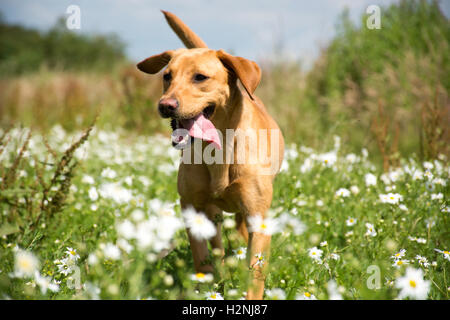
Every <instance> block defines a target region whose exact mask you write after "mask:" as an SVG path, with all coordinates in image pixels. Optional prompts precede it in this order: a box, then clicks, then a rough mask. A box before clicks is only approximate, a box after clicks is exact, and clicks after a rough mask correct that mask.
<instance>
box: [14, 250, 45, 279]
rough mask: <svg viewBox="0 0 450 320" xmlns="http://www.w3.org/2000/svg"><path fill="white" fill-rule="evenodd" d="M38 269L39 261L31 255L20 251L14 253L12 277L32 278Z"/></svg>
mask: <svg viewBox="0 0 450 320" xmlns="http://www.w3.org/2000/svg"><path fill="white" fill-rule="evenodd" d="M38 269H39V260H38V258H36V256H35V255H34V254H33V253H31V252H29V251H25V250H22V249H18V250H17V251H16V252H15V264H14V274H13V276H15V277H19V278H24V277H32V276H33V275H34V273H35V272H36V271H37V270H38Z"/></svg>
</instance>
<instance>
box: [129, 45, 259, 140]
mask: <svg viewBox="0 0 450 320" xmlns="http://www.w3.org/2000/svg"><path fill="white" fill-rule="evenodd" d="M166 66H167V67H166ZM137 67H138V68H139V70H141V71H143V72H146V73H150V74H155V73H157V72H159V71H160V70H162V69H163V68H164V67H166V69H165V70H164V72H163V83H164V93H163V95H162V97H161V99H160V100H159V103H158V111H159V113H160V114H161V116H162V117H163V118H171V119H172V122H171V124H172V127H173V129H174V130H175V129H180V128H182V129H186V130H187V131H188V132H189V135H190V136H191V137H199V135H201V134H202V135H203V136H202V139H203V140H210V141H211V142H216V141H215V140H216V137H213V136H211V135H214V132H209V134H208V133H207V132H206V131H207V130H210V131H211V130H213V129H214V130H215V127H214V125H213V123H214V116H215V115H216V113H217V112H218V109H220V108H222V109H223V108H227V102H228V100H229V98H230V94H231V91H232V90H236V89H237V86H236V81H237V80H239V81H240V82H241V83H242V86H243V87H244V89H245V90H246V91H247V93H248V95H249V97H250V98H251V99H253V96H252V95H253V92H254V91H255V89H256V87H257V86H258V83H259V81H260V78H261V71H260V69H259V67H258V65H257V64H256V63H255V62H253V61H250V60H247V59H244V58H241V57H237V56H233V55H230V54H228V53H226V52H225V51H223V50H219V51H216V50H211V49H207V48H195V49H178V50H173V51H166V52H163V53H160V54H157V55H154V56H151V57H149V58H147V59H145V60H143V61H141V62H140V63H139V64H138V65H137ZM225 111H226V110H225ZM199 128H200V130H201V132H200V133H201V134H200V133H199V131H198V130H199ZM195 130H197V134H196V133H195ZM219 148H220V146H219Z"/></svg>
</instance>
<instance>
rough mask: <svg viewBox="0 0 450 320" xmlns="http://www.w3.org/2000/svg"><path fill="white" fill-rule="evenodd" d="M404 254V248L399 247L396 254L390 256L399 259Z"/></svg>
mask: <svg viewBox="0 0 450 320" xmlns="http://www.w3.org/2000/svg"><path fill="white" fill-rule="evenodd" d="M405 254H406V249H400V251H399V252H397V253H396V254H394V255H393V256H391V258H392V259H401V258H403V257H404V256H405Z"/></svg>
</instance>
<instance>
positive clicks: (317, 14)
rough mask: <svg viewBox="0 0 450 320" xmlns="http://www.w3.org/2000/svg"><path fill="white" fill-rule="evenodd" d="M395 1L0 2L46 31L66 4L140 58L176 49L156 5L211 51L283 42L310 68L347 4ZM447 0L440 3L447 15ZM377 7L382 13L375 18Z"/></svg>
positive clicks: (360, 8) (9, 13)
mask: <svg viewBox="0 0 450 320" xmlns="http://www.w3.org/2000/svg"><path fill="white" fill-rule="evenodd" d="M395 2H398V0H313V1H303V0H301V1H300V0H297V1H295V0H255V1H245V0H222V1H216V0H147V1H145V0H128V1H125V0H109V1H108V0H96V1H95V0H78V1H77V0H2V1H1V2H0V11H2V12H3V16H4V18H5V20H6V21H8V22H14V23H20V24H23V25H26V26H29V27H35V28H38V29H41V30H46V29H48V28H49V27H50V26H51V25H53V24H54V23H55V21H56V19H57V17H59V16H67V15H66V14H65V12H66V9H67V7H68V6H69V5H71V4H76V5H78V6H79V7H80V9H81V30H80V31H77V32H86V33H90V32H95V33H105V32H115V33H117V34H118V35H119V36H120V37H121V38H122V39H123V40H124V41H125V43H126V44H127V54H128V56H129V57H130V58H132V59H134V60H136V61H139V60H141V59H143V58H145V57H147V56H149V55H152V54H155V53H159V52H162V51H165V50H167V49H175V48H179V47H182V44H181V42H180V41H179V40H178V38H177V37H176V35H175V34H174V33H173V32H172V31H171V30H170V27H169V26H168V25H167V23H166V21H165V19H164V17H163V15H162V13H161V12H160V9H163V10H168V11H171V12H173V13H175V14H176V15H178V16H179V17H180V18H181V19H182V20H183V21H184V22H185V23H186V24H187V25H189V26H190V27H191V28H192V29H193V30H194V31H195V32H196V33H197V34H199V35H200V36H201V37H202V39H203V40H204V41H205V42H206V43H207V44H208V46H209V47H211V48H213V49H225V50H232V51H233V53H234V54H237V55H240V56H243V57H246V58H250V59H253V60H257V61H260V60H261V59H263V58H268V57H271V56H273V52H274V50H273V47H274V45H275V44H277V43H282V44H283V49H284V52H285V55H286V56H287V57H291V58H300V59H301V60H302V61H303V63H304V65H305V66H306V67H307V66H309V65H310V64H311V63H312V62H313V61H314V59H315V58H316V57H317V55H318V52H319V49H320V48H321V47H323V46H325V45H326V43H327V42H328V41H329V40H330V39H331V38H332V37H333V35H334V32H335V25H336V21H337V17H338V15H339V14H340V13H341V12H342V10H343V9H344V8H345V7H347V8H348V9H349V10H350V16H351V17H352V19H353V20H354V21H357V20H358V18H359V16H360V15H361V14H362V13H363V12H364V11H365V9H366V8H367V6H368V5H371V4H376V5H379V6H380V7H383V6H386V5H389V4H390V3H395ZM449 3H450V1H449V0H442V1H441V8H442V10H443V11H444V13H445V14H446V15H447V16H450V4H449ZM382 14H383V12H381V19H382V18H383V17H382ZM381 22H382V20H381Z"/></svg>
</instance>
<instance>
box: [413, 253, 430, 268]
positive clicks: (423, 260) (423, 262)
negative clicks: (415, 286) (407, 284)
mask: <svg viewBox="0 0 450 320" xmlns="http://www.w3.org/2000/svg"><path fill="white" fill-rule="evenodd" d="M416 260H417V262H419V264H420V265H421V266H422V267H424V268H428V267H429V266H430V263H429V262H428V259H427V258H426V257H423V256H421V255H416Z"/></svg>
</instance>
